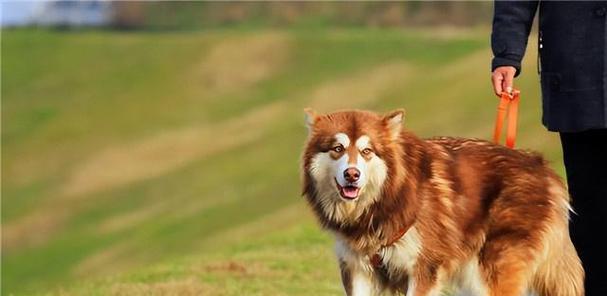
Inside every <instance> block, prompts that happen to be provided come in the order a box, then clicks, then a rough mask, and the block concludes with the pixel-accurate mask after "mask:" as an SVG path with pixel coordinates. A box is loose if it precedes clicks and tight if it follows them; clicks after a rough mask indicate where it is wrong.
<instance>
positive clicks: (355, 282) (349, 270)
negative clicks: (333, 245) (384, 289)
mask: <svg viewBox="0 0 607 296" xmlns="http://www.w3.org/2000/svg"><path fill="white" fill-rule="evenodd" d="M352 263H354V262H346V261H343V260H342V259H339V268H340V269H341V281H342V283H343V285H344V289H345V291H346V295H348V296H368V295H375V294H376V293H375V292H376V291H377V285H376V284H375V278H374V275H373V272H372V271H370V270H368V268H364V267H363V266H357V265H356V264H352Z"/></svg>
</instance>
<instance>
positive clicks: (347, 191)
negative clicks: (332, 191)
mask: <svg viewBox="0 0 607 296" xmlns="http://www.w3.org/2000/svg"><path fill="white" fill-rule="evenodd" d="M342 191H343V194H344V196H345V197H347V198H356V197H357V196H358V188H356V187H344V188H343V190H342Z"/></svg>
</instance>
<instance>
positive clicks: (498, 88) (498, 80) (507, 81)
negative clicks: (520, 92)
mask: <svg viewBox="0 0 607 296" xmlns="http://www.w3.org/2000/svg"><path fill="white" fill-rule="evenodd" d="M514 74H516V68H514V67H512V66H501V67H497V68H495V70H493V74H491V82H492V83H493V91H494V92H495V95H497V96H498V97H499V96H501V95H502V92H503V91H505V92H507V93H509V94H512V82H513V80H514Z"/></svg>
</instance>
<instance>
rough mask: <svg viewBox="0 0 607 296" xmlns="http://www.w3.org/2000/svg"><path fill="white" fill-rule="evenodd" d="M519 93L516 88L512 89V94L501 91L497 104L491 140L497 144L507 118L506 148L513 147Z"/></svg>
mask: <svg viewBox="0 0 607 296" xmlns="http://www.w3.org/2000/svg"><path fill="white" fill-rule="evenodd" d="M520 94H521V92H520V91H518V90H514V91H513V92H512V95H510V94H508V93H507V92H502V95H501V98H500V102H499V105H498V106H497V117H496V119H495V130H494V131H493V142H495V143H498V144H499V142H500V138H501V135H502V129H503V126H504V121H505V120H506V119H508V125H507V126H506V147H508V148H514V144H515V142H516V123H517V120H518V106H519V102H520Z"/></svg>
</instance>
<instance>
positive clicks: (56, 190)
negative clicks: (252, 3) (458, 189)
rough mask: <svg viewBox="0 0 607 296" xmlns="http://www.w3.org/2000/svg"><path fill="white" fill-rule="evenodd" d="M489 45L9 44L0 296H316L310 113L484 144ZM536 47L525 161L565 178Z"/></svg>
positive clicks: (317, 33) (249, 36)
mask: <svg viewBox="0 0 607 296" xmlns="http://www.w3.org/2000/svg"><path fill="white" fill-rule="evenodd" d="M488 41H489V35H488V31H487V30H484V29H478V30H477V29H475V30H470V31H458V30H446V29H444V30H443V29H433V30H407V31H403V30H380V29H362V28H353V29H326V30H321V29H290V30H270V29H225V30H219V29H218V30H206V31H199V32H154V33H150V32H127V33H120V32H111V31H72V32H58V31H47V30H35V29H27V30H7V31H3V32H2V43H3V44H2V45H3V46H2V152H3V153H2V294H3V295H10V294H15V295H24V294H26V295H27V294H46V293H49V294H75V295H79V294H99V295H107V294H115V295H137V294H142V295H165V294H177V295H184V294H186V295H187V294H201V293H202V294H220V295H224V294H225V295H236V294H242V291H247V294H252V295H255V294H259V295H281V294H283V295H298V294H301V295H304V294H306V295H310V294H314V295H322V294H327V295H331V294H336V293H339V291H340V289H341V288H340V285H339V281H338V280H337V278H338V274H337V272H336V266H335V263H334V260H333V257H332V247H331V240H330V238H329V237H328V236H327V235H326V234H324V233H322V232H321V231H320V230H319V229H318V227H317V226H316V225H315V222H314V220H313V218H312V217H311V215H310V214H309V211H308V210H307V209H306V207H305V204H304V202H303V199H302V198H301V197H300V190H299V155H300V153H301V147H302V143H303V141H304V138H305V128H304V127H303V123H302V121H303V119H302V118H303V115H302V109H303V108H304V107H307V106H310V107H313V108H316V109H317V110H319V111H321V112H328V111H332V110H336V109H340V108H366V109H372V110H377V111H388V110H390V109H392V108H398V107H404V108H406V109H407V118H406V123H405V124H406V126H407V128H409V129H411V130H414V131H416V132H418V134H420V135H422V136H432V135H458V136H467V137H480V138H489V137H490V135H491V131H492V125H493V118H494V113H495V107H496V104H497V101H496V100H495V99H494V97H493V95H492V93H491V89H490V84H489V69H488V68H489V60H490V57H491V54H490V51H489V44H488ZM534 55H535V49H530V50H529V54H528V57H527V61H528V62H527V63H526V64H525V69H524V70H523V73H524V74H523V76H522V77H521V78H520V79H519V81H518V86H519V87H520V88H521V89H522V91H523V102H522V105H521V112H520V113H521V114H520V129H519V133H520V136H519V142H518V146H519V147H523V148H530V149H535V150H538V151H541V152H542V153H544V154H545V155H546V156H547V158H548V159H550V160H553V161H554V166H555V167H556V168H557V170H558V171H559V172H562V164H561V163H560V161H559V160H558V159H559V153H560V151H559V145H558V138H557V137H556V135H554V134H550V133H547V132H545V130H544V128H543V127H542V126H541V125H540V107H539V104H540V102H539V91H538V85H537V84H538V79H537V75H536V74H535V58H534Z"/></svg>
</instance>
